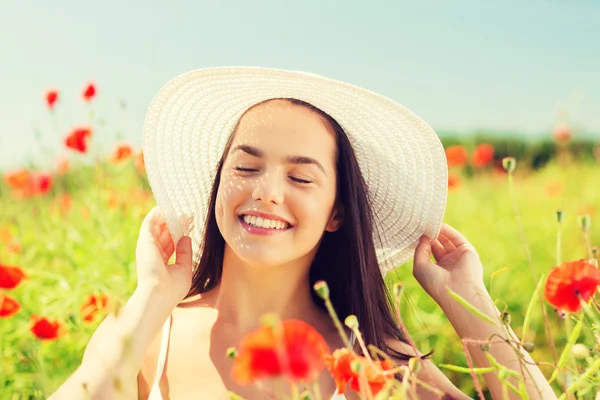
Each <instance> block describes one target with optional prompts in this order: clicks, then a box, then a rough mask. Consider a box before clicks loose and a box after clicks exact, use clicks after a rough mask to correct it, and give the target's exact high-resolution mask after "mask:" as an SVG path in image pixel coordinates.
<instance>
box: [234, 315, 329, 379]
mask: <svg viewBox="0 0 600 400" xmlns="http://www.w3.org/2000/svg"><path fill="white" fill-rule="evenodd" d="M328 352H329V348H328V346H327V343H326V342H325V339H323V336H321V334H319V332H317V331H316V330H315V329H314V328H313V327H312V326H311V325H309V324H307V323H306V322H304V321H300V320H286V321H283V322H281V323H278V324H277V325H276V326H275V327H268V326H263V327H261V328H259V329H257V330H255V331H252V332H250V333H248V334H246V335H245V336H244V338H243V339H242V341H241V343H240V350H239V353H238V354H237V355H236V357H235V359H234V361H233V367H232V377H233V379H234V380H235V381H236V382H237V383H239V384H242V385H245V384H251V383H254V382H255V381H258V380H261V379H266V378H276V377H286V378H287V379H290V380H292V381H297V382H298V381H304V382H310V381H313V380H314V379H315V378H316V377H317V376H318V375H319V373H320V372H321V371H322V370H323V368H324V364H323V357H324V355H325V354H326V353H328Z"/></svg>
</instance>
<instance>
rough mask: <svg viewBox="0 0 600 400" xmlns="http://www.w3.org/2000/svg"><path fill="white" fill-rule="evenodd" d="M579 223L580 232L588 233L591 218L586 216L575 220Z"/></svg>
mask: <svg viewBox="0 0 600 400" xmlns="http://www.w3.org/2000/svg"><path fill="white" fill-rule="evenodd" d="M577 222H579V228H580V229H581V231H582V232H589V231H590V226H591V225H592V218H590V216H589V215H588V214H586V215H582V216H580V217H579V218H578V219H577Z"/></svg>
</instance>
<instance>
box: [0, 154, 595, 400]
mask: <svg viewBox="0 0 600 400" xmlns="http://www.w3.org/2000/svg"><path fill="white" fill-rule="evenodd" d="M552 182H560V184H561V185H562V187H563V188H562V192H561V193H560V194H559V195H557V196H550V195H549V194H548V190H547V188H548V185H549V184H551V183H552ZM599 185H600V168H599V166H598V165H597V164H592V163H580V164H574V165H571V166H563V167H560V166H558V165H556V164H553V163H551V164H549V165H547V166H546V167H545V168H543V169H542V170H540V171H537V172H530V171H521V170H520V169H519V168H518V167H517V173H516V176H515V180H514V188H515V194H516V204H517V206H518V209H519V215H520V218H521V223H522V226H523V231H524V234H525V239H526V242H527V246H529V249H530V251H531V255H532V260H533V265H534V267H535V270H536V274H537V275H538V276H540V275H541V274H543V273H546V272H548V271H549V270H550V268H552V267H553V266H554V265H555V264H556V232H557V223H556V219H555V212H556V210H557V209H559V208H560V209H563V210H564V211H565V220H564V223H563V229H562V237H563V245H562V259H563V261H564V260H575V259H579V258H586V257H587V256H586V248H585V244H584V240H583V236H582V233H581V231H580V229H579V227H578V224H577V217H578V216H579V215H581V214H583V213H584V212H588V213H590V214H591V216H592V220H594V217H596V216H597V212H599V211H600V186H599ZM132 188H133V189H140V190H146V191H148V184H147V182H146V180H145V178H144V177H143V176H142V175H140V174H138V173H137V172H136V170H135V168H133V166H132V165H131V164H130V163H125V164H123V165H120V166H114V165H108V164H107V165H103V166H101V167H93V166H91V167H90V166H88V167H85V166H81V167H78V168H75V169H74V170H73V171H71V172H69V173H68V174H67V175H66V176H64V177H59V178H57V179H56V181H55V185H54V189H53V193H51V194H50V195H47V196H44V197H38V198H33V199H27V200H24V199H16V198H14V197H13V196H12V195H11V193H10V190H9V189H8V188H7V187H6V185H5V184H4V183H2V184H0V226H7V227H8V228H9V229H10V231H11V233H12V234H13V236H14V237H15V238H16V240H18V241H19V242H20V244H21V246H22V250H21V252H20V253H19V254H14V253H9V252H8V251H7V244H6V243H0V261H1V262H2V263H3V264H9V265H19V266H21V267H22V268H23V269H24V270H25V271H26V272H27V274H28V275H29V278H28V279H27V280H25V281H24V282H23V283H22V284H21V285H20V286H19V287H17V288H16V289H15V290H12V291H10V292H7V294H9V295H11V296H13V297H15V298H17V299H18V300H19V302H20V303H21V305H22V309H21V311H20V312H19V313H18V314H16V315H15V316H13V317H10V318H5V319H0V343H1V345H2V347H1V358H0V399H21V398H32V399H37V398H45V397H47V396H48V395H49V394H50V393H51V392H52V391H53V390H54V389H56V388H57V387H58V386H59V385H60V384H61V383H62V382H63V381H64V380H65V379H66V378H67V377H68V376H69V375H70V374H71V373H72V372H73V370H74V369H75V368H76V367H77V366H78V365H79V363H80V360H81V356H82V354H83V350H84V348H85V345H86V344H87V341H88V340H89V338H90V336H91V334H92V333H93V331H94V329H95V328H96V326H97V325H98V323H99V321H96V322H95V323H93V324H83V323H82V320H81V317H80V314H79V306H80V304H81V303H82V302H83V300H84V298H85V297H86V296H87V295H89V294H90V293H98V292H104V293H108V294H109V295H110V296H112V297H114V298H116V299H119V300H121V301H126V300H127V298H128V297H129V295H130V294H131V293H132V292H133V290H134V288H135V283H136V275H135V259H134V256H135V246H136V241H137V235H138V230H139V227H140V223H141V221H142V219H143V217H144V215H145V214H146V212H148V211H149V210H150V209H151V207H152V206H153V205H154V202H153V200H152V198H148V199H146V200H144V199H141V200H138V201H131V200H130V199H131V195H130V194H129V190H131V189H132ZM112 190H114V191H116V193H117V197H118V198H119V199H120V201H122V205H121V206H119V207H117V208H111V207H109V206H108V201H109V199H110V198H111V194H110V193H111V191H112ZM62 193H69V194H70V196H71V197H72V200H73V204H72V208H71V210H70V211H69V212H68V213H67V214H64V215H62V214H60V213H59V212H57V209H56V201H57V198H58V196H59V195H60V194H62ZM86 213H87V214H88V215H89V217H88V218H85V217H84V215H85V214H86ZM444 221H445V222H446V223H448V224H450V225H452V226H454V227H455V228H457V229H458V230H460V231H461V232H462V233H463V234H464V235H465V236H466V237H467V238H468V239H469V240H470V241H471V242H472V243H473V244H474V245H475V247H476V248H477V250H478V251H479V254H480V257H481V260H482V262H483V265H484V270H485V279H486V284H487V286H488V289H490V290H491V293H492V296H493V298H494V300H496V302H497V305H498V307H499V308H500V310H504V309H505V308H506V310H507V311H508V312H509V313H510V314H511V316H512V326H513V329H514V330H515V331H516V333H517V335H519V336H520V333H521V329H522V328H521V327H522V325H523V319H524V317H525V314H526V311H527V307H528V305H529V302H530V300H531V296H532V293H533V291H534V288H535V286H536V283H537V282H536V281H534V279H533V278H532V273H531V269H530V266H529V263H528V262H527V259H526V256H525V254H526V253H525V246H524V243H523V241H522V240H521V237H520V234H519V229H518V225H517V220H516V217H515V212H514V210H513V205H512V202H511V197H510V193H509V187H508V179H507V176H505V175H493V174H491V173H481V174H477V173H476V174H474V175H473V176H472V177H471V178H468V179H467V178H466V177H464V178H463V181H462V185H461V187H460V188H458V189H456V190H452V191H451V192H450V193H449V196H448V205H447V210H446V214H445V217H444ZM597 225H598V224H596V225H594V222H592V228H591V240H592V243H593V244H596V245H597V244H600V228H599V227H598V226H597ZM495 273H496V274H495ZM494 274H495V275H494ZM492 276H494V277H493V279H492ZM387 280H388V281H389V282H393V281H397V280H401V281H402V282H403V283H404V285H405V296H406V297H405V298H404V300H403V303H402V310H401V312H402V315H403V319H404V321H405V323H406V324H407V326H408V329H409V331H410V332H411V334H412V336H413V338H414V340H415V342H416V343H417V345H418V347H419V348H420V350H421V351H429V350H432V349H433V350H435V353H434V354H433V356H432V359H433V361H434V362H435V363H437V364H442V363H445V364H454V365H457V366H466V362H465V357H464V355H463V352H462V346H461V343H460V340H459V338H458V336H457V335H456V334H455V333H454V331H453V329H452V327H451V326H450V324H449V323H448V321H447V319H446V318H445V316H444V315H443V313H442V312H441V310H440V309H439V308H438V307H437V305H436V304H435V303H434V302H433V301H432V300H431V299H430V298H429V297H428V296H427V294H426V293H425V292H424V291H423V289H421V288H420V287H419V285H418V284H417V283H416V281H415V280H414V278H413V277H412V271H411V265H410V263H408V264H406V265H403V266H401V267H399V268H398V269H396V270H395V271H393V272H392V273H390V274H389V275H388V277H387ZM545 307H546V309H547V311H548V315H549V320H550V326H551V330H552V335H553V336H554V343H555V344H556V349H557V352H558V355H560V352H561V351H562V350H563V348H564V346H565V344H566V341H567V336H568V335H567V332H566V328H565V320H564V319H561V318H559V317H558V316H557V315H556V313H555V312H554V310H553V308H552V307H551V306H549V305H545ZM33 314H35V315H44V316H48V317H53V318H58V319H59V320H60V321H62V322H63V323H64V324H65V327H66V329H67V333H66V334H65V335H64V336H63V337H61V338H60V339H58V340H55V341H49V342H41V341H40V340H37V339H36V338H35V337H34V336H33V335H32V334H31V333H30V331H29V327H30V322H29V320H30V316H31V315H33ZM573 325H574V324H573ZM527 340H529V341H532V342H534V343H535V346H536V348H535V351H534V352H533V353H532V356H533V357H534V359H535V360H536V361H538V362H539V361H543V362H549V363H553V357H552V354H551V351H550V347H549V344H548V341H547V338H546V335H545V328H544V322H543V318H542V314H541V309H540V306H539V303H536V304H535V306H534V307H533V311H532V315H531V325H530V328H529V331H528V334H527ZM578 341H579V342H582V343H585V344H586V345H588V347H590V348H592V347H593V346H594V338H593V336H592V333H591V331H590V327H589V325H586V326H585V327H584V329H583V331H582V336H581V337H580V339H579V340H578ZM596 346H597V344H596ZM592 355H593V356H594V357H596V358H598V357H599V355H598V349H597V348H596V349H595V352H593V353H592ZM592 361H593V360H591V361H589V362H582V363H580V364H579V365H578V368H579V370H578V371H576V372H577V373H579V374H581V373H582V372H583V371H584V370H585V368H586V365H588V363H591V362H592ZM569 365H574V364H572V363H570V364H569ZM542 370H543V372H544V373H545V374H546V376H548V377H549V376H550V374H551V373H552V370H553V369H552V368H547V367H542ZM445 373H446V374H447V375H448V376H449V377H450V379H451V380H452V381H453V382H454V383H455V384H456V385H457V386H458V387H460V388H461V389H462V390H464V391H466V392H467V393H468V394H470V395H472V396H475V393H474V391H473V384H472V382H471V379H470V377H469V375H468V374H464V373H459V372H453V371H445ZM577 373H576V374H574V375H577ZM588 386H589V385H588ZM559 387H560V386H558V385H557V386H556V388H557V392H558V388H559ZM587 396H591V393H588V394H587ZM582 398H593V397H582Z"/></svg>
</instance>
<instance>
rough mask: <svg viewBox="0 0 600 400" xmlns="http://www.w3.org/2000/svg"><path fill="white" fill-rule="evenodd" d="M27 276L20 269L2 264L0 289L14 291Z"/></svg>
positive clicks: (0, 267) (0, 268) (0, 266)
mask: <svg viewBox="0 0 600 400" xmlns="http://www.w3.org/2000/svg"><path fill="white" fill-rule="evenodd" d="M26 277H27V275H26V274H25V273H24V272H23V270H22V269H21V268H20V267H17V266H12V265H3V264H0V288H1V289H14V288H16V287H17V286H19V284H20V283H21V281H22V280H23V279H24V278H26Z"/></svg>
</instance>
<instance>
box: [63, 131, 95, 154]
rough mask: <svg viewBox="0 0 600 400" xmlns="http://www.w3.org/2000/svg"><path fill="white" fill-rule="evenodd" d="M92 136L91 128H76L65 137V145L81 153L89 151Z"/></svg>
mask: <svg viewBox="0 0 600 400" xmlns="http://www.w3.org/2000/svg"><path fill="white" fill-rule="evenodd" d="M91 136H92V130H91V129H90V128H76V129H73V131H72V132H71V133H70V134H69V136H67V138H66V139H65V145H66V146H67V147H68V148H70V149H73V150H75V151H78V152H80V153H85V152H87V144H88V143H87V141H88V139H89V138H90V137H91Z"/></svg>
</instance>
